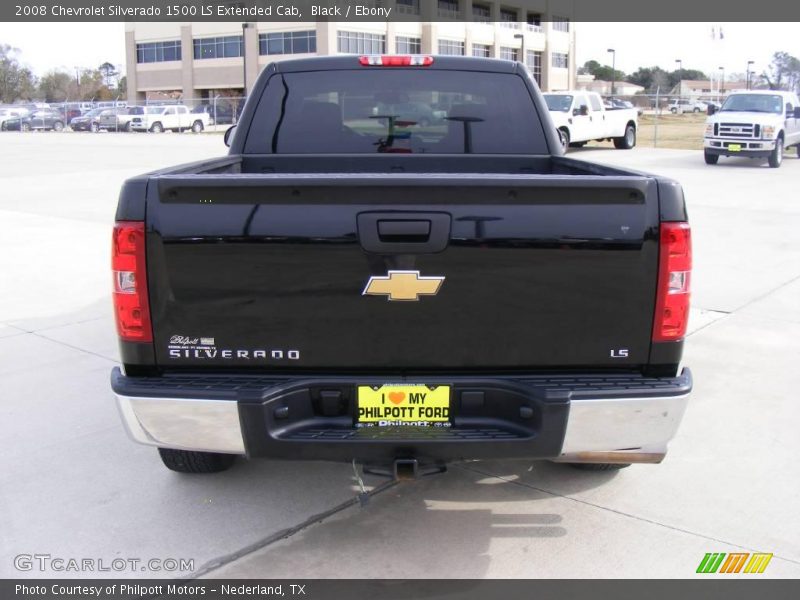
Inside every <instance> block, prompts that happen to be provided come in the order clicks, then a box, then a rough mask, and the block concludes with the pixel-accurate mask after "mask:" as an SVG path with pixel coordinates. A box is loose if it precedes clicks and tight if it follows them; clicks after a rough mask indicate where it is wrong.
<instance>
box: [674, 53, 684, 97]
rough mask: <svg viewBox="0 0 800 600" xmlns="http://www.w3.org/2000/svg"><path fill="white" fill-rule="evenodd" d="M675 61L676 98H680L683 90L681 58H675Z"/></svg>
mask: <svg viewBox="0 0 800 600" xmlns="http://www.w3.org/2000/svg"><path fill="white" fill-rule="evenodd" d="M675 63H676V64H677V65H678V100H680V99H681V92H683V60H681V59H680V58H676V59H675Z"/></svg>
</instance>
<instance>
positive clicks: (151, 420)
mask: <svg viewBox="0 0 800 600" xmlns="http://www.w3.org/2000/svg"><path fill="white" fill-rule="evenodd" d="M116 377H117V380H116V383H115V387H116V388H118V389H117V391H116V398H117V404H118V407H119V410H120V414H121V416H122V420H123V423H124V424H125V427H126V429H127V431H128V433H129V434H130V436H131V438H133V440H135V441H136V442H139V443H142V444H148V445H152V446H159V447H163V448H176V449H182V450H195V451H204V452H220V453H232V454H253V453H254V452H253V448H254V447H255V446H257V445H258V446H260V443H254V438H253V436H254V433H253V432H254V431H255V432H257V433H256V434H255V435H256V436H260V435H261V433H260V432H261V431H266V432H267V434H266V435H265V436H264V437H270V438H271V439H270V440H269V444H270V445H268V446H267V448H266V450H264V451H260V452H255V454H256V455H260V456H265V455H270V452H271V451H274V450H277V451H279V452H278V453H277V455H279V456H282V457H284V458H286V457H293V458H315V459H322V460H325V459H327V458H329V459H331V460H335V459H338V458H341V457H342V456H344V455H346V454H347V453H348V451H349V449H350V448H352V449H353V451H356V450H355V448H357V447H358V446H357V444H356V442H357V441H358V440H357V439H356V438H355V437H348V436H346V435H343V436H342V437H341V438H340V439H336V438H335V436H334V437H328V438H325V442H326V444H327V445H323V444H316V445H315V444H314V443H315V442H318V441H319V440H318V439H313V436H310V437H305V438H303V437H302V436H300V437H297V436H294V437H291V436H282V431H284V430H285V429H286V427H285V425H281V423H282V422H281V421H275V420H274V418H273V415H275V414H277V410H278V409H279V408H280V406H282V405H283V404H284V403H285V402H284V400H283V398H286V397H288V392H287V391H286V390H287V389H289V388H290V387H291V386H290V385H287V384H283V385H278V386H276V387H275V389H277V390H278V391H277V392H275V393H273V394H272V396H270V397H268V398H267V399H266V400H264V402H263V404H258V403H256V404H253V403H252V402H249V403H248V404H247V405H241V404H240V402H238V401H237V399H236V398H235V397H232V396H231V394H230V393H229V392H228V393H227V394H225V393H220V394H219V398H214V397H209V396H213V395H214V394H213V392H212V393H209V391H208V389H205V390H204V393H203V394H198V396H206V397H194V398H192V397H163V396H157V395H155V394H148V395H133V394H130V393H125V392H124V391H123V390H122V389H119V388H122V387H124V386H121V385H120V384H119V381H121V380H125V379H127V378H125V377H124V376H122V375H121V374H119V373H116ZM650 381H652V380H650ZM670 381H674V382H676V383H675V384H674V385H673V386H671V387H670V386H662V388H661V389H662V390H663V393H660V394H657V393H655V392H654V391H653V389H650V390H649V391H647V393H645V390H641V391H642V394H641V395H637V393H638V392H639V391H640V390H636V389H633V390H631V389H629V388H627V389H624V390H622V389H621V390H620V391H619V393H618V394H617V395H616V396H613V395H612V396H610V395H609V392H608V391H607V390H606V391H605V392H604V393H598V394H597V397H592V394H591V392H587V391H586V390H583V389H576V390H574V391H573V392H566V393H565V391H564V390H563V389H559V390H558V396H559V398H560V401H561V402H562V404H561V405H562V406H563V405H564V403H568V414H566V418H565V419H561V420H559V419H558V418H556V417H555V416H554V417H552V419H554V420H552V421H551V422H548V419H547V417H546V415H547V414H548V413H547V409H544V411H543V412H542V415H544V416H543V417H542V418H541V422H540V423H539V425H538V427H539V433H538V434H536V435H538V436H539V437H541V435H542V434H544V433H547V434H548V435H551V434H554V433H555V435H557V436H561V435H563V444H561V445H560V446H559V445H558V440H560V439H562V438H561V437H556V440H557V441H556V443H555V445H549V446H547V450H546V451H540V448H541V447H537V446H536V445H535V444H533V445H531V443H532V441H533V440H534V438H535V437H536V435H534V437H528V438H525V436H524V435H520V436H519V439H518V440H517V439H510V438H509V437H508V436H506V437H499V438H498V439H496V440H493V439H486V438H485V437H484V438H481V439H479V440H478V439H475V438H474V437H473V438H472V439H470V437H468V436H466V438H459V439H455V438H453V437H452V436H450V437H442V438H441V439H426V440H425V441H424V445H423V444H420V447H421V448H422V450H423V451H424V452H428V453H429V455H430V456H439V455H441V456H443V457H445V459H448V458H452V457H453V456H454V455H453V454H452V452H456V455H457V456H464V457H466V458H469V457H472V458H484V457H487V458H488V457H495V456H496V457H498V458H500V457H504V456H505V457H510V456H519V457H526V456H527V457H530V458H542V459H550V460H558V461H565V462H604V463H612V462H619V463H633V462H650V463H655V462H661V460H662V459H663V457H664V455H665V454H666V451H667V444H668V442H669V441H670V440H671V439H672V438H673V437H674V436H675V433H676V432H677V429H678V426H679V424H680V422H681V419H682V417H683V414H684V412H685V410H686V406H687V403H688V399H689V395H690V392H691V374H690V373H689V371H688V370H686V371H685V372H684V373H683V374H682V375H681V376H679V377H678V378H673V379H671V380H670ZM656 389H659V388H658V386H656ZM187 393H188V392H184V396H185V395H186V394H187ZM266 396H269V394H266V393H265V397H266ZM243 406H247V410H245V408H243ZM256 406H257V407H258V408H255V407H256ZM262 406H264V407H265V408H264V409H263V411H262V412H259V411H261V407H262ZM532 406H534V408H535V407H536V404H535V403H532ZM293 410H294V409H293ZM243 411H244V412H243ZM253 411H256V412H253ZM554 414H555V413H554ZM562 414H563V413H562ZM248 415H249V417H248ZM262 416H263V421H264V422H263V423H262V422H261V421H262ZM248 418H250V420H251V422H250V426H249V427H248V426H247V425H246V422H247V419H248ZM496 421H497V420H496V419H495V422H496ZM254 422H255V427H254V426H253V423H254ZM319 422H320V419H318V418H316V419H315V420H314V423H315V425H317V426H318V428H319ZM351 422H352V421H351ZM337 425H338V427H340V429H338V430H336V429H330V431H344V432H347V431H348V429H347V426H346V425H345V426H344V427H345V428H344V429H342V420H341V419H339V421H338V422H337ZM281 427H283V428H284V429H283V430H282V429H281ZM548 427H550V428H551V431H549V432H546V431H544V430H545V429H547V428H548ZM552 428H555V430H552ZM558 428H561V429H560V433H559V432H558ZM509 430H511V431H513V430H514V423H510V429H509ZM451 431H453V432H456V433H457V432H458V427H454V428H453V429H452V430H451ZM273 433H274V434H275V435H274V439H272V438H273ZM248 436H250V437H248ZM304 439H305V440H306V441H307V442H306V444H305V445H304V444H303V440H304ZM255 441H256V442H260V440H255ZM361 441H362V442H364V440H361ZM308 442H310V444H309V443H308ZM367 442H368V443H369V444H372V445H371V446H368V447H369V448H372V449H373V450H375V449H377V447H378V446H380V447H381V449H382V450H383V449H384V448H385V449H386V452H391V448H388V447H387V446H388V445H391V444H394V446H395V447H398V441H397V440H396V439H393V438H390V437H386V438H385V439H370V440H367ZM470 442H472V443H471V444H470ZM415 443H416V442H415V441H414V440H413V439H409V438H404V444H405V446H403V447H408V448H413V447H415ZM456 443H458V444H460V445H459V446H458V448H457V449H456V450H453V446H451V447H450V449H449V450H452V452H449V451H448V450H445V448H446V447H447V445H448V444H456ZM347 444H350V446H347ZM384 444H385V445H386V446H384ZM365 447H367V446H365V445H364V444H363V443H362V445H361V446H360V449H359V451H361V450H363V449H364V448H365ZM492 447H495V448H497V452H496V453H495V451H494V450H493V449H492ZM559 447H560V452H559V451H558V449H559ZM291 448H296V449H302V451H301V450H298V451H297V453H296V455H295V453H294V452H292V451H291ZM309 448H310V450H308V449H309ZM326 448H327V450H326ZM260 449H261V450H263V448H260ZM473 449H474V452H475V453H474V455H473V454H472V450H473ZM440 450H441V452H440Z"/></svg>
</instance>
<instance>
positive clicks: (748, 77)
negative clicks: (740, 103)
mask: <svg viewBox="0 0 800 600" xmlns="http://www.w3.org/2000/svg"><path fill="white" fill-rule="evenodd" d="M754 62H755V61H753V60H748V61H747V78H746V80H747V89H748V90H749V89H750V65H752V64H753V63H754Z"/></svg>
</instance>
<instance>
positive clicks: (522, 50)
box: [514, 33, 528, 68]
mask: <svg viewBox="0 0 800 600" xmlns="http://www.w3.org/2000/svg"><path fill="white" fill-rule="evenodd" d="M514 39H515V40H520V49H519V52H520V54H521V55H522V58H520V60H521V61H522V64H523V65H525V67H526V68H527V66H528V61H527V57H526V56H525V34H524V33H515V34H514Z"/></svg>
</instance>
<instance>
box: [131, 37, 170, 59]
mask: <svg viewBox="0 0 800 600" xmlns="http://www.w3.org/2000/svg"><path fill="white" fill-rule="evenodd" d="M180 59H181V41H180V40H170V41H168V42H149V43H146V44H136V62H137V63H153V62H167V61H170V60H180Z"/></svg>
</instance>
